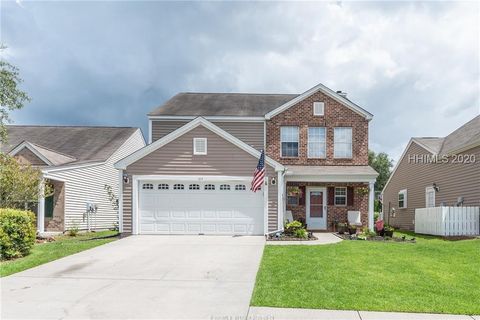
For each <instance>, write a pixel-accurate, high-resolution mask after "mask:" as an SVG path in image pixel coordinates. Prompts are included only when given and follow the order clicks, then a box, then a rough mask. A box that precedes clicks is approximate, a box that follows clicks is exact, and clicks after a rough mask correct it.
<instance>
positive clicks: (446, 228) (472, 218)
mask: <svg viewBox="0 0 480 320" xmlns="http://www.w3.org/2000/svg"><path fill="white" fill-rule="evenodd" d="M415 233H422V234H431V235H437V236H473V235H479V234H480V207H435V208H421V209H415Z"/></svg>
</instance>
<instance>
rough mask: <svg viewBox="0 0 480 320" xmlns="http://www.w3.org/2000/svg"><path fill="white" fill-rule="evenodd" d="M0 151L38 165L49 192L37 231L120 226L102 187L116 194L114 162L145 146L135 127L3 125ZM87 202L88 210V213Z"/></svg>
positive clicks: (39, 213)
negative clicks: (4, 132) (3, 141)
mask: <svg viewBox="0 0 480 320" xmlns="http://www.w3.org/2000/svg"><path fill="white" fill-rule="evenodd" d="M7 133H8V141H7V143H6V144H3V145H1V149H0V150H1V151H2V152H4V153H8V154H10V155H12V156H14V157H15V158H16V159H17V160H18V161H19V162H21V163H28V164H31V165H33V166H36V167H38V168H40V169H41V171H42V173H43V178H44V179H45V182H46V183H49V184H50V185H51V186H53V195H51V196H49V197H47V198H44V199H40V200H39V202H38V208H36V209H35V211H36V214H37V228H38V231H39V232H44V231H47V232H50V231H56V232H58V231H66V230H68V229H70V228H72V227H78V228H79V229H88V228H91V229H94V228H95V229H107V228H112V227H113V226H114V225H116V224H118V213H117V209H115V208H114V203H112V201H115V200H112V201H111V200H110V198H109V195H108V193H107V190H106V189H105V186H106V185H107V186H110V187H111V190H112V192H113V193H114V194H115V196H116V197H117V198H118V181H119V179H118V170H116V169H115V168H114V166H113V165H114V163H115V162H117V161H118V160H120V159H122V158H124V157H126V156H127V155H129V154H130V153H132V152H134V151H137V150H138V149H140V148H142V147H143V146H145V141H144V138H143V135H142V132H141V131H140V129H138V128H117V127H77V126H17V125H14V126H7ZM87 205H89V206H90V209H91V210H90V211H91V213H90V214H89V215H87V214H86V212H87Z"/></svg>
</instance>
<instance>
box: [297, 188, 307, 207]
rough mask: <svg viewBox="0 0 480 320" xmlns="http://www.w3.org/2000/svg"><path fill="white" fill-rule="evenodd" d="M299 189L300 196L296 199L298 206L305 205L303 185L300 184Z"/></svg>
mask: <svg viewBox="0 0 480 320" xmlns="http://www.w3.org/2000/svg"><path fill="white" fill-rule="evenodd" d="M298 188H299V189H300V193H301V194H300V198H299V199H298V204H299V205H300V206H304V205H305V197H306V194H305V186H300V187H298Z"/></svg>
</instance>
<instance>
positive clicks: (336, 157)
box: [333, 127, 353, 159]
mask: <svg viewBox="0 0 480 320" xmlns="http://www.w3.org/2000/svg"><path fill="white" fill-rule="evenodd" d="M336 129H350V132H351V137H350V140H351V141H350V157H338V156H336V155H335V150H336V148H335V130H336ZM333 158H334V159H353V127H335V128H333Z"/></svg>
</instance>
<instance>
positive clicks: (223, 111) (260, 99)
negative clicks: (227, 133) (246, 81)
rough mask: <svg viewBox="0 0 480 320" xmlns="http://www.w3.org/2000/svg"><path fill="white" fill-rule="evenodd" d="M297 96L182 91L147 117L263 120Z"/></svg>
mask: <svg viewBox="0 0 480 320" xmlns="http://www.w3.org/2000/svg"><path fill="white" fill-rule="evenodd" d="M297 96H298V94H252V93H192V92H182V93H179V94H177V95H175V96H174V97H172V98H171V99H170V100H168V101H167V102H165V103H164V104H163V105H161V106H159V107H157V108H156V109H155V110H153V111H151V112H150V113H149V114H148V115H149V116H238V117H262V116H264V115H265V114H267V113H268V112H270V111H272V110H274V109H276V108H278V107H279V106H281V105H283V104H284V103H286V102H288V101H290V100H292V99H293V98H295V97H297Z"/></svg>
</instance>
